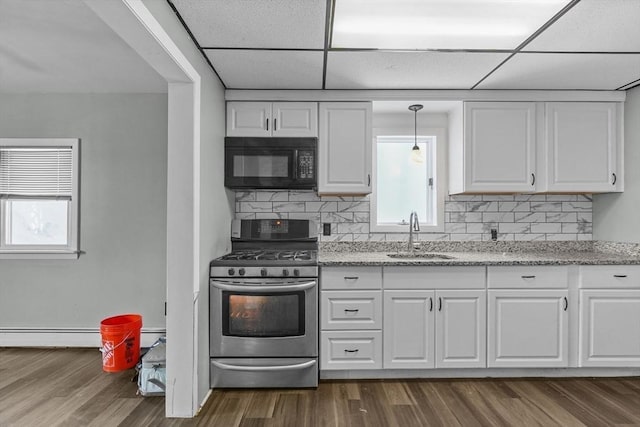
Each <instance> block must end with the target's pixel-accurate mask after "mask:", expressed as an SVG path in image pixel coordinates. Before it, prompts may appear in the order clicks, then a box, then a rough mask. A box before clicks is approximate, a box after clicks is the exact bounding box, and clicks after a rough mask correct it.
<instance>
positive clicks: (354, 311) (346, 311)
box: [344, 308, 360, 313]
mask: <svg viewBox="0 0 640 427" xmlns="http://www.w3.org/2000/svg"><path fill="white" fill-rule="evenodd" d="M359 311H360V309H358V308H345V309H344V312H345V313H357V312H359Z"/></svg>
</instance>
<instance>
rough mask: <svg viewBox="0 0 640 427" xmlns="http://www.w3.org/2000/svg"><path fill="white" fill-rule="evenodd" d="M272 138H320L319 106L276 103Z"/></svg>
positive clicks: (273, 106)
mask: <svg viewBox="0 0 640 427" xmlns="http://www.w3.org/2000/svg"><path fill="white" fill-rule="evenodd" d="M272 112H273V132H272V136H282V137H292V136H297V137H315V136H318V104H317V103H315V102H274V103H273V105H272Z"/></svg>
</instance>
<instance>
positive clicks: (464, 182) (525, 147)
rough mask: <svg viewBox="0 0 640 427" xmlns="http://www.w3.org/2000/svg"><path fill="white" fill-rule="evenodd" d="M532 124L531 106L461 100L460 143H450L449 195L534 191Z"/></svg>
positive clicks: (533, 106)
mask: <svg viewBox="0 0 640 427" xmlns="http://www.w3.org/2000/svg"><path fill="white" fill-rule="evenodd" d="M535 120H536V103H534V102H465V103H464V112H463V127H464V132H463V135H462V140H455V139H454V140H452V141H451V146H452V147H451V153H450V154H451V155H450V158H451V172H450V173H451V174H452V177H451V186H450V190H451V191H450V193H452V194H455V193H465V192H466V193H491V192H494V193H495V192H511V193H517V192H533V191H535V190H536V182H535V180H536V178H535V170H536V151H535V150H536V126H535ZM452 126H460V123H457V124H455V123H452ZM452 133H453V132H452ZM456 145H458V146H456ZM454 175H455V176H454Z"/></svg>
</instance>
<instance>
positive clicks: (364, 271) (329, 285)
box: [320, 267, 382, 290]
mask: <svg viewBox="0 0 640 427" xmlns="http://www.w3.org/2000/svg"><path fill="white" fill-rule="evenodd" d="M320 288H321V289H323V290H324V289H381V288H382V268H381V267H323V268H322V270H321V271H320Z"/></svg>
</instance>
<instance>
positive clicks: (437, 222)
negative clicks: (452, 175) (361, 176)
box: [371, 132, 445, 233]
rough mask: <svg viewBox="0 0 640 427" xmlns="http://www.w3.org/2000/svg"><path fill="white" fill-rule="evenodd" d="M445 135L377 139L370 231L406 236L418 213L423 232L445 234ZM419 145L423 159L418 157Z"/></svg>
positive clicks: (375, 140) (382, 137)
mask: <svg viewBox="0 0 640 427" xmlns="http://www.w3.org/2000/svg"><path fill="white" fill-rule="evenodd" d="M443 139H444V138H443V137H442V135H436V134H435V132H434V134H433V135H418V136H417V138H416V137H415V136H413V135H412V136H389V135H378V136H377V137H376V138H375V139H374V144H373V157H374V159H373V170H374V173H373V175H374V180H373V181H374V182H373V184H374V186H373V194H372V196H371V231H372V232H387V233H394V232H397V233H407V232H408V230H409V215H410V213H411V212H413V211H415V212H416V213H417V215H418V219H419V222H420V230H421V231H424V232H437V231H443V230H444V186H443V185H442V183H441V181H442V175H443V168H444V161H443V160H442V159H441V157H442V156H443V154H444V149H445V147H443V145H444V144H443V143H442V140H443ZM416 142H417V145H418V147H419V149H420V150H419V153H420V156H419V157H418V156H415V152H414V150H412V148H413V147H414V144H415V143H416Z"/></svg>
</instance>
